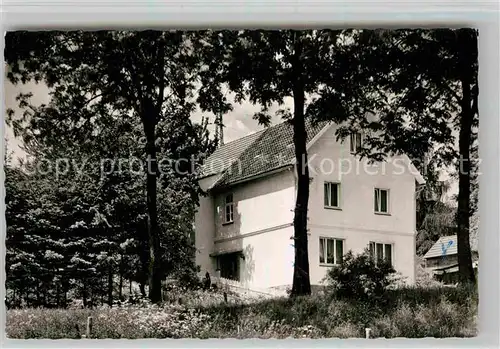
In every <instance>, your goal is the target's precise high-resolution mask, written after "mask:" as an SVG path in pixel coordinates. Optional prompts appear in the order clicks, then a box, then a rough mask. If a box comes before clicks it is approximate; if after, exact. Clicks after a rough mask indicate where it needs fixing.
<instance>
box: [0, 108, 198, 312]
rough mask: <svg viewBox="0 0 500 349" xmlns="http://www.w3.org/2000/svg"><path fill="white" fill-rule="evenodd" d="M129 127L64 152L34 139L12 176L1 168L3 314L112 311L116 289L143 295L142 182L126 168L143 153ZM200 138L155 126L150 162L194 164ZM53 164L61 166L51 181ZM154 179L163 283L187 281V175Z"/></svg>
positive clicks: (191, 201)
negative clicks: (154, 158) (158, 142)
mask: <svg viewBox="0 0 500 349" xmlns="http://www.w3.org/2000/svg"><path fill="white" fill-rule="evenodd" d="M54 103H55V102H54ZM139 126H140V125H139V124H138V123H134V122H133V120H121V121H117V122H115V123H113V124H111V125H108V126H107V127H105V128H101V129H100V132H99V133H97V134H94V135H93V136H88V137H86V138H84V139H81V138H79V139H76V140H75V141H74V142H73V143H72V144H71V145H67V144H63V145H61V146H58V145H57V144H52V143H51V142H48V141H47V142H46V141H45V140H44V139H43V138H38V142H37V143H36V146H35V145H32V148H31V150H33V154H34V156H33V157H31V160H28V161H27V162H25V163H23V164H21V166H20V167H15V166H13V165H12V164H11V163H7V164H6V167H5V173H6V219H7V226H8V233H7V239H6V246H7V256H6V275H7V282H6V286H7V290H8V293H7V301H8V306H9V307H16V306H21V305H22V304H27V305H32V306H40V305H43V306H65V305H66V304H68V303H69V302H70V301H71V300H74V299H77V298H79V299H82V300H83V305H85V306H92V305H96V304H101V303H102V302H103V301H106V302H108V303H110V304H112V303H113V302H114V300H116V299H119V298H123V289H124V288H125V287H126V285H125V284H126V281H128V282H129V283H132V282H138V283H139V284H140V285H141V289H142V292H143V293H145V286H146V284H147V280H148V263H149V261H148V253H149V252H148V236H147V234H145V231H146V226H147V224H146V217H147V209H146V205H145V202H144V200H143V192H144V185H145V180H144V177H143V175H142V168H140V167H139V168H137V167H136V168H133V165H134V161H136V160H137V159H140V158H141V157H142V152H143V150H142V149H137V146H136V142H137V140H140V139H141V137H140V136H141V134H140V128H139ZM171 127H173V128H174V129H173V130H170V128H171ZM125 130H128V132H126V131H125ZM205 131H206V129H204V128H203V127H202V125H194V124H192V123H191V121H190V120H189V119H188V118H184V119H180V120H176V123H175V124H173V125H171V124H167V123H162V132H164V133H165V134H166V135H167V136H166V137H165V138H164V139H165V144H168V147H165V148H164V150H162V151H160V152H159V153H158V156H159V159H164V158H167V154H168V158H169V159H177V158H180V157H189V156H191V155H192V156H193V157H194V158H202V157H203V154H204V152H205V149H206V148H205V147H204V145H203V139H204V138H203V137H206V133H205ZM179 132H181V133H182V136H183V137H184V139H186V138H187V139H188V140H189V142H188V143H184V142H183V140H182V139H181V137H180V136H181V135H180V134H179ZM109 139H114V142H112V143H109ZM198 146H199V147H204V149H203V150H201V149H200V148H197V147H198ZM60 160H67V161H68V162H69V165H70V166H69V167H68V168H67V169H66V170H65V171H62V169H64V168H63V167H61V168H60V169H59V171H57V172H56V171H55V168H54V166H55V165H56V164H57V163H58V161H60ZM123 160H125V161H123ZM41 164H49V165H50V166H52V171H46V172H44V171H40V168H39V167H38V166H39V165H41ZM106 166H108V167H106ZM162 173H163V176H162V177H161V179H163V180H162V181H161V182H160V185H159V205H158V208H159V210H158V211H159V213H160V219H159V224H160V226H161V227H162V228H163V229H162V234H161V236H160V241H161V243H162V260H161V265H162V270H163V273H164V275H165V276H170V277H186V276H188V277H190V278H191V279H192V278H193V274H194V273H195V272H196V267H195V265H194V246H193V241H192V239H191V238H192V235H193V216H194V211H195V209H196V199H197V196H196V188H197V186H196V181H195V178H194V175H193V174H188V175H186V176H184V177H181V178H178V177H175V176H172V173H173V169H172V168H170V167H165V168H163V169H162ZM167 176H169V177H170V180H167ZM110 275H111V279H110ZM117 276H118V279H117V278H116V277H117Z"/></svg>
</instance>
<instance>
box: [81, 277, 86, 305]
mask: <svg viewBox="0 0 500 349" xmlns="http://www.w3.org/2000/svg"><path fill="white" fill-rule="evenodd" d="M82 301H83V307H84V308H87V282H86V280H83V288H82Z"/></svg>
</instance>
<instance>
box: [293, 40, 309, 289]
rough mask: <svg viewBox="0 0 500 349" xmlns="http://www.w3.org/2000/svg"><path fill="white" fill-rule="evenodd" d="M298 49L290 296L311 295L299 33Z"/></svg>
mask: <svg viewBox="0 0 500 349" xmlns="http://www.w3.org/2000/svg"><path fill="white" fill-rule="evenodd" d="M294 36H295V38H294V39H295V40H294V41H295V48H294V51H295V52H294V61H293V67H292V69H293V71H294V77H293V79H294V80H293V102H294V115H293V143H294V146H295V159H296V164H297V166H296V169H297V178H298V181H297V199H296V202H295V212H294V219H293V228H294V249H295V263H294V268H293V269H294V270H293V285H292V292H291V296H292V297H294V296H300V295H308V294H311V282H310V279H309V254H308V244H307V212H308V203H309V168H308V166H307V150H306V140H307V134H306V127H305V117H304V104H305V92H304V83H303V80H302V74H303V67H302V62H301V58H300V57H301V55H302V43H301V42H300V34H299V33H298V32H295V33H294Z"/></svg>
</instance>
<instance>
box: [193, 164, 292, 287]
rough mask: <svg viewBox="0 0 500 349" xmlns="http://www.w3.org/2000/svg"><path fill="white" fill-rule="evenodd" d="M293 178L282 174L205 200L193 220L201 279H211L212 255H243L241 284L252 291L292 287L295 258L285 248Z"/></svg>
mask: <svg viewBox="0 0 500 349" xmlns="http://www.w3.org/2000/svg"><path fill="white" fill-rule="evenodd" d="M294 178H295V177H294V175H293V173H292V171H291V170H288V169H286V170H284V171H281V172H279V173H277V174H274V175H271V176H266V177H264V178H262V179H256V180H253V181H251V182H247V183H244V184H241V185H238V186H234V187H232V188H231V189H230V190H228V191H222V192H219V193H217V194H214V195H213V196H212V197H209V198H204V201H203V203H202V204H201V205H200V210H199V213H198V214H197V221H196V222H197V223H196V224H197V225H196V227H197V229H196V236H197V241H198V244H197V247H199V252H198V258H197V263H198V264H199V265H200V266H201V269H202V271H201V273H202V274H204V273H205V272H206V271H209V273H210V274H211V275H215V274H216V273H215V269H216V260H215V258H213V257H210V254H211V253H222V252H229V251H238V250H242V251H243V254H244V256H245V258H244V259H241V260H240V281H241V282H242V284H244V285H247V286H248V287H252V288H265V287H271V286H280V285H284V284H291V278H292V273H293V266H292V264H291V263H292V262H293V257H294V256H293V250H291V249H290V248H288V247H289V245H290V243H291V240H290V237H291V236H292V235H293V228H292V227H291V224H292V222H293V207H294V202H295V179H294ZM229 193H232V194H233V202H234V221H233V223H230V224H224V221H223V214H224V199H225V197H226V195H227V194H229ZM209 225H210V227H209ZM289 279H290V280H289Z"/></svg>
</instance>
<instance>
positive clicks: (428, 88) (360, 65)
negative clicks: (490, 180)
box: [324, 28, 479, 282]
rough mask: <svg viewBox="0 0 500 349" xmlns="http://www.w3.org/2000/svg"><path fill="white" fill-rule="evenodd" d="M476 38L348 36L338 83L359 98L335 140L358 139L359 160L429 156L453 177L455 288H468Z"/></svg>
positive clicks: (448, 33) (446, 32) (390, 33)
mask: <svg viewBox="0 0 500 349" xmlns="http://www.w3.org/2000/svg"><path fill="white" fill-rule="evenodd" d="M477 38H478V31H477V30H475V29H472V28H459V29H401V30H359V31H354V33H353V39H352V45H350V49H349V50H350V52H351V57H352V59H351V61H350V62H351V63H352V66H351V68H350V69H346V70H345V71H346V74H345V77H344V79H345V83H346V84H350V86H351V89H358V90H359V93H358V95H357V96H356V98H354V99H353V100H352V103H350V104H347V105H346V106H347V109H343V110H342V111H341V113H339V115H338V117H337V118H336V119H335V120H337V121H344V122H345V124H344V125H343V127H342V128H341V129H339V130H338V134H339V136H340V137H345V136H346V135H347V134H348V132H350V131H352V130H353V129H354V130H356V129H358V130H362V131H363V133H364V135H365V137H364V146H363V147H362V149H361V150H360V151H359V154H360V155H361V156H366V157H369V158H371V159H375V160H382V159H384V158H385V157H386V156H387V154H391V153H406V154H408V156H409V157H410V159H412V160H413V161H415V160H416V161H421V160H422V159H423V158H424V157H425V155H426V154H428V153H429V152H433V153H434V161H435V162H436V163H437V164H438V165H439V166H451V167H455V168H457V169H459V171H458V181H459V193H458V198H457V201H458V205H457V206H458V207H457V214H456V218H455V219H456V226H457V240H458V241H457V245H458V262H459V270H460V271H459V274H460V279H461V281H462V282H474V272H473V270H472V260H471V251H470V242H469V227H470V221H469V219H470V215H471V213H472V212H471V206H473V205H471V188H472V187H473V186H474V185H473V183H474V176H475V175H474V170H475V168H476V167H477V163H475V161H476V159H475V158H474V157H473V156H471V155H473V154H474V147H475V144H476V142H475V140H476V139H477V129H478V121H479V113H478V94H479V88H478V86H479V85H478V81H477V70H478V60H477V54H478V46H477ZM332 71H333V69H332ZM324 76H325V78H327V79H328V74H325V75H324ZM329 81H330V82H329ZM331 81H335V80H334V79H329V80H327V81H325V84H326V85H330V86H331V85H332V84H331ZM346 88H347V87H344V89H346ZM325 98H326V96H325ZM343 106H344V105H343ZM369 115H375V116H376V118H375V120H370V118H369V117H368V116H369ZM324 118H329V119H331V116H328V115H324ZM476 146H477V144H476Z"/></svg>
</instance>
